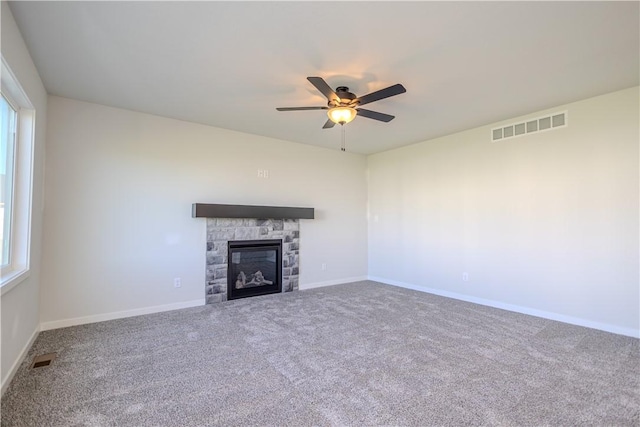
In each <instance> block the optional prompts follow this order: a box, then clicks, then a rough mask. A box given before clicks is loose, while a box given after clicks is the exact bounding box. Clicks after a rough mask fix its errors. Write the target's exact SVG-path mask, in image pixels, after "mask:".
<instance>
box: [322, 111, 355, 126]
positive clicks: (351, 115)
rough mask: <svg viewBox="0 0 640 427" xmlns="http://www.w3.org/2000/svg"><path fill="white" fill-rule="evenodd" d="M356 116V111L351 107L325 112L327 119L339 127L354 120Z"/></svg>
mask: <svg viewBox="0 0 640 427" xmlns="http://www.w3.org/2000/svg"><path fill="white" fill-rule="evenodd" d="M356 114H358V112H357V111H356V109H355V108H351V107H333V108H330V109H329V111H327V115H328V116H329V119H330V120H331V121H332V122H334V123H336V124H339V125H344V124H346V123H349V122H350V121H352V120H353V119H355V118H356Z"/></svg>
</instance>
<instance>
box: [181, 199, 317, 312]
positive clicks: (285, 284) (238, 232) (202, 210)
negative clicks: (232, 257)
mask: <svg viewBox="0 0 640 427" xmlns="http://www.w3.org/2000/svg"><path fill="white" fill-rule="evenodd" d="M223 215H224V216H229V217H222V216H223ZM258 215H261V216H264V217H267V218H266V219H259V218H255V217H253V218H252V216H258ZM192 216H193V217H194V218H198V217H205V218H206V219H207V252H206V277H205V295H206V303H207V304H215V303H220V302H223V301H227V273H228V271H227V270H228V264H227V262H228V243H229V241H230V240H231V241H233V240H272V239H282V292H291V291H294V290H297V289H298V277H299V274H300V267H299V249H300V221H299V219H300V218H304V219H313V218H314V209H313V208H287V207H279V206H278V207H271V206H240V205H205V204H198V203H195V204H193V208H192ZM243 216H246V217H243ZM270 216H277V218H270Z"/></svg>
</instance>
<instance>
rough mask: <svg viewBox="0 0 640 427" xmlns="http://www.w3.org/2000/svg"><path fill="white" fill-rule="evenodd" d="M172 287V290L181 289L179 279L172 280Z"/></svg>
mask: <svg viewBox="0 0 640 427" xmlns="http://www.w3.org/2000/svg"><path fill="white" fill-rule="evenodd" d="M173 287H174V288H181V287H182V280H181V279H180V278H179V277H176V278H175V279H173Z"/></svg>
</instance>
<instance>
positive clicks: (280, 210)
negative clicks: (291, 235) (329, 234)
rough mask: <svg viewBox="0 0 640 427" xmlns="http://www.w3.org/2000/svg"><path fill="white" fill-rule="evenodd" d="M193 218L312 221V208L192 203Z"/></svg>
mask: <svg viewBox="0 0 640 427" xmlns="http://www.w3.org/2000/svg"><path fill="white" fill-rule="evenodd" d="M191 216H192V217H193V218H259V219H313V218H314V208H294V207H288V206H248V205H212V204H206V203H194V204H193V205H192V207H191Z"/></svg>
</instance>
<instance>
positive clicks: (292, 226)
mask: <svg viewBox="0 0 640 427" xmlns="http://www.w3.org/2000/svg"><path fill="white" fill-rule="evenodd" d="M283 226H284V229H285V230H297V229H298V228H299V225H298V220H297V219H285V220H284V224H283Z"/></svg>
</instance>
